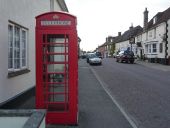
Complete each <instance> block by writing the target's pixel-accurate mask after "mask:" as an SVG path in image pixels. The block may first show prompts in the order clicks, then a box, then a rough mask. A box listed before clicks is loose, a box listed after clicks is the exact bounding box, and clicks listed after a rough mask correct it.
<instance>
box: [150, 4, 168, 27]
mask: <svg viewBox="0 0 170 128" xmlns="http://www.w3.org/2000/svg"><path fill="white" fill-rule="evenodd" d="M154 18H156V22H155V24H153V20H154ZM168 19H170V7H169V8H168V9H166V10H165V11H163V12H158V13H157V14H156V15H155V16H154V17H153V18H152V19H151V20H150V21H149V22H148V29H150V28H152V27H154V26H156V25H158V24H160V23H163V22H166V21H167V20H168Z"/></svg>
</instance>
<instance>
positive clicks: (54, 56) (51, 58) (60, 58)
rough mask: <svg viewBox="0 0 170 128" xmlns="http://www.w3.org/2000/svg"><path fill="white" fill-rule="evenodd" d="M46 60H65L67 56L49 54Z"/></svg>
mask: <svg viewBox="0 0 170 128" xmlns="http://www.w3.org/2000/svg"><path fill="white" fill-rule="evenodd" d="M48 61H49V62H67V61H68V56H66V55H49V56H48Z"/></svg>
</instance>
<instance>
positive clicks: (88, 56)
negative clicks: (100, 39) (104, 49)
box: [86, 53, 94, 63]
mask: <svg viewBox="0 0 170 128" xmlns="http://www.w3.org/2000/svg"><path fill="white" fill-rule="evenodd" d="M92 54H94V53H87V54H86V61H87V63H89V58H90V56H91V55H92Z"/></svg>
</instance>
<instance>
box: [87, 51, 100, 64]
mask: <svg viewBox="0 0 170 128" xmlns="http://www.w3.org/2000/svg"><path fill="white" fill-rule="evenodd" d="M89 64H90V65H94V64H98V65H101V64H102V59H101V58H99V57H98V56H96V54H90V56H89Z"/></svg>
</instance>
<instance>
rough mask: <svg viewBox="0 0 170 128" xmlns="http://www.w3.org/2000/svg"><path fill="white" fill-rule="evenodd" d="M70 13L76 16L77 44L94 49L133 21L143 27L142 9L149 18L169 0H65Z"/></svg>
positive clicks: (164, 6) (168, 5) (88, 49)
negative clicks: (146, 12) (78, 41)
mask: <svg viewBox="0 0 170 128" xmlns="http://www.w3.org/2000/svg"><path fill="white" fill-rule="evenodd" d="M65 2H66V5H67V7H68V10H69V13H71V14H72V15H75V16H76V17H77V31H78V36H79V37H80V38H81V42H80V48H81V49H82V50H84V51H93V50H95V49H96V48H97V47H98V46H100V45H102V44H103V43H105V41H106V37H108V36H117V35H118V32H121V33H122V34H123V33H124V32H125V31H127V30H128V29H129V27H130V26H131V25H132V24H133V26H134V27H136V26H138V25H140V26H141V27H143V12H144V10H145V8H147V10H148V11H149V13H148V18H149V19H148V20H150V19H152V18H153V17H154V16H155V15H156V14H157V13H158V12H162V11H164V10H166V9H167V8H169V7H170V1H169V0H65Z"/></svg>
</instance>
